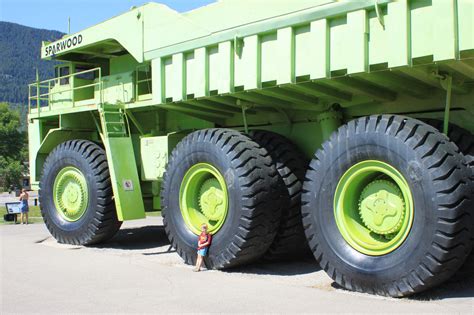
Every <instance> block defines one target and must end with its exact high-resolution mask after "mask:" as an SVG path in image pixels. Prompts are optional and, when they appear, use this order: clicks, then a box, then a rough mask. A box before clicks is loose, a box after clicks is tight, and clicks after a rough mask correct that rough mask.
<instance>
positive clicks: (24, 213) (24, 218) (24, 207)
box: [20, 188, 29, 224]
mask: <svg viewBox="0 0 474 315" xmlns="http://www.w3.org/2000/svg"><path fill="white" fill-rule="evenodd" d="M28 197H29V196H28V193H27V192H26V189H25V188H23V189H22V190H21V194H20V202H21V206H20V210H21V216H20V221H21V224H28V210H29V209H28Z"/></svg>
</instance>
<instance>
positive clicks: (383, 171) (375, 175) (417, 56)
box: [28, 0, 474, 297]
mask: <svg viewBox="0 0 474 315" xmlns="http://www.w3.org/2000/svg"><path fill="white" fill-rule="evenodd" d="M473 21H474V2H472V1H470V0H398V1H390V0H378V1H332V0H304V1H298V2H294V1H291V2H290V1H274V3H272V5H271V6H270V5H268V2H266V1H237V0H223V1H219V2H217V3H214V4H211V5H208V6H206V7H203V8H199V9H196V10H193V11H190V12H185V13H178V12H176V11H174V10H172V9H170V8H168V7H166V6H164V5H161V4H156V3H149V4H146V5H143V6H140V7H133V8H131V9H130V10H129V11H128V12H125V13H123V14H121V15H119V16H116V17H114V18H111V19H110V20H107V21H105V22H102V23H100V24H97V25H94V26H92V27H90V28H87V29H85V30H83V31H81V32H78V33H76V34H67V35H65V36H64V37H63V38H62V39H59V40H58V41H55V42H43V44H42V47H41V57H42V58H43V59H54V60H58V61H61V63H60V64H58V65H57V66H56V72H55V73H56V75H55V77H54V78H52V79H47V80H40V78H39V77H37V79H36V81H35V82H34V83H32V84H30V85H29V87H28V88H29V104H28V106H29V111H28V112H29V115H28V122H29V124H28V137H29V163H30V172H31V174H30V175H31V184H32V187H33V188H37V189H39V191H40V205H41V210H42V215H43V217H44V220H45V223H46V225H47V227H48V229H49V230H50V232H51V233H52V235H53V236H54V237H55V238H56V239H57V240H58V241H59V242H61V243H71V244H81V245H90V244H94V243H98V242H103V241H106V240H107V239H109V238H111V237H112V236H113V235H114V234H115V232H116V231H117V230H118V229H119V228H120V225H121V223H122V222H123V221H126V220H134V219H141V218H145V213H146V211H157V210H161V211H162V215H163V220H164V225H165V229H166V232H167V235H168V237H169V239H170V242H171V244H172V246H173V247H175V248H176V250H177V252H178V254H179V255H180V256H181V257H182V258H183V260H184V261H185V262H186V263H189V264H192V263H194V262H195V259H196V258H195V242H196V239H197V235H199V233H200V227H201V225H202V224H203V223H205V224H207V225H208V227H209V231H210V232H211V233H212V234H214V237H213V244H212V246H211V248H210V251H209V255H208V256H207V257H206V260H205V261H206V265H207V266H208V267H209V268H215V269H224V268H232V267H235V266H239V265H242V264H246V263H250V262H253V261H255V260H257V259H260V258H262V257H264V258H267V259H281V258H288V257H301V256H305V255H307V254H311V253H312V254H313V255H314V257H315V258H316V260H317V261H318V263H319V264H320V265H321V267H322V268H323V269H324V270H325V271H326V272H327V273H328V274H329V275H330V276H331V277H332V278H333V279H334V281H335V282H336V283H337V284H339V285H340V286H342V287H345V288H347V289H349V290H355V291H360V292H369V293H373V294H380V295H388V296H397V297H401V296H407V295H410V294H413V293H417V292H420V291H423V290H426V289H427V288H430V287H433V286H435V285H438V284H439V283H441V282H443V281H445V280H446V279H448V278H449V277H450V276H451V275H452V274H453V273H454V272H455V271H456V270H457V269H459V268H460V267H461V266H462V264H463V262H464V260H465V259H466V257H468V255H469V253H470V251H471V247H472V242H473V241H472V240H473V239H474V237H473V235H474V215H473V214H472V210H473V209H474V184H473V179H474V174H473V166H474V163H473V162H474V139H473V136H472V135H473V133H474V90H473V86H474V22H473Z"/></svg>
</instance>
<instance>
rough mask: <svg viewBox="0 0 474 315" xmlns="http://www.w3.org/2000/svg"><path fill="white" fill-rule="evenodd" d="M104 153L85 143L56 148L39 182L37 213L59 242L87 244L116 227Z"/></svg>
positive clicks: (98, 148) (67, 142) (95, 145)
mask: <svg viewBox="0 0 474 315" xmlns="http://www.w3.org/2000/svg"><path fill="white" fill-rule="evenodd" d="M112 197H113V194H112V187H111V182H110V176H109V169H108V165H107V159H106V157H105V152H104V150H103V149H102V148H101V147H99V146H98V145H97V144H95V143H93V142H90V141H87V140H70V141H66V142H64V143H62V144H60V145H58V146H57V147H56V148H55V149H54V150H53V151H52V152H51V153H50V154H49V156H48V157H47V159H46V161H45V163H44V167H43V175H42V178H41V181H40V190H39V199H40V206H41V214H42V215H43V218H44V222H45V224H46V226H47V228H48V230H49V231H50V232H51V234H52V235H53V236H54V238H56V239H57V240H58V242H60V243H65V244H75V245H90V244H94V243H99V242H102V241H105V240H107V239H108V238H110V237H112V236H113V235H114V234H115V233H116V232H117V230H118V229H119V228H120V225H121V222H120V221H118V219H117V214H116V211H115V205H114V202H113V198H112Z"/></svg>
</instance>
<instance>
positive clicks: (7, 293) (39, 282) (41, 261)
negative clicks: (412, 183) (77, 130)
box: [0, 217, 474, 314]
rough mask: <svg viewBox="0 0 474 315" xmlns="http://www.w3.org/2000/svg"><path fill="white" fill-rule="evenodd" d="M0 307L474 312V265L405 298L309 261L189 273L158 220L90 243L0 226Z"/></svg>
mask: <svg viewBox="0 0 474 315" xmlns="http://www.w3.org/2000/svg"><path fill="white" fill-rule="evenodd" d="M0 254H1V260H0V270H1V278H0V314H13V313H17V314H18V313H44V314H52V313H328V312H350V313H364V314H367V313H404V314H406V313H431V314H433V313H465V314H473V313H474V268H473V266H474V264H473V263H472V260H474V259H473V258H472V257H471V264H470V265H469V266H468V267H469V268H464V269H463V270H462V271H461V272H460V273H458V274H457V275H456V277H454V278H453V279H452V280H450V281H449V282H448V283H446V284H444V285H442V286H441V287H439V288H437V289H434V290H430V291H428V292H426V293H423V294H420V295H417V296H415V297H411V298H405V299H392V298H384V297H377V296H371V295H367V294H360V293H353V292H348V291H345V290H343V289H340V288H338V287H337V286H336V285H335V284H334V283H333V281H332V280H331V279H330V278H329V277H328V276H327V275H326V274H325V273H324V271H322V270H320V268H319V267H318V265H317V264H316V263H315V262H314V261H313V260H307V261H299V262H293V263H257V264H253V265H250V266H245V267H241V268H239V269H235V270H232V271H214V270H211V271H203V272H200V273H194V272H192V267H191V266H187V265H185V264H184V263H183V262H182V260H181V259H180V257H179V256H178V255H177V254H176V253H175V252H174V251H173V250H172V249H171V250H170V248H169V243H168V240H167V238H166V235H165V232H164V229H163V226H162V221H161V218H159V217H158V218H157V217H153V218H148V219H147V220H140V221H135V222H127V223H125V224H124V225H123V227H122V229H121V230H120V232H119V233H118V234H117V235H116V236H115V237H114V238H113V239H112V240H110V241H109V242H107V243H106V244H103V245H101V246H96V247H83V246H71V245H61V244H58V243H56V241H55V240H54V239H53V238H51V236H50V234H49V233H48V231H47V230H46V228H45V226H44V225H43V224H39V223H36V224H30V225H0Z"/></svg>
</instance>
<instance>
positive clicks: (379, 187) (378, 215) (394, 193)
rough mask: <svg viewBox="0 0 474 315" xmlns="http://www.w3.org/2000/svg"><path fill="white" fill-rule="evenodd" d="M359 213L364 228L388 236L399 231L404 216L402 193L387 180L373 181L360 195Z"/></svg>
mask: <svg viewBox="0 0 474 315" xmlns="http://www.w3.org/2000/svg"><path fill="white" fill-rule="evenodd" d="M359 213H360V216H361V219H362V221H363V222H364V224H365V226H366V227H367V228H368V229H369V230H371V231H372V232H375V233H377V234H381V235H385V236H389V235H390V234H392V233H396V232H398V231H399V230H400V228H401V226H402V223H403V219H404V216H405V204H404V202H403V195H402V191H401V190H400V189H399V188H398V187H397V185H395V184H394V183H392V182H391V181H389V180H375V181H373V182H371V183H369V184H368V185H367V186H366V187H365V188H364V190H363V191H362V193H361V196H360V202H359Z"/></svg>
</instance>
